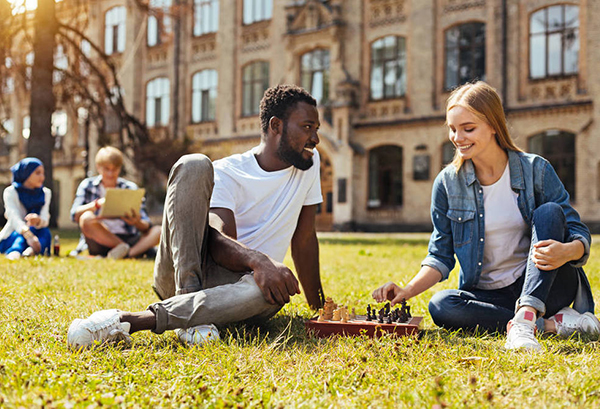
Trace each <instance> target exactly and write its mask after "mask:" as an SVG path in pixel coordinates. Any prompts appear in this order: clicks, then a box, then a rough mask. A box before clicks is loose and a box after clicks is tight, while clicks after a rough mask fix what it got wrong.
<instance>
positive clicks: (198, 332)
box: [175, 324, 221, 345]
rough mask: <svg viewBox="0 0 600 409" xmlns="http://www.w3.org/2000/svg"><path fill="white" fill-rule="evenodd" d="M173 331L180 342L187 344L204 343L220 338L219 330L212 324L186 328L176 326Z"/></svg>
mask: <svg viewBox="0 0 600 409" xmlns="http://www.w3.org/2000/svg"><path fill="white" fill-rule="evenodd" d="M175 333H176V334H177V337H178V338H179V340H180V341H181V342H183V343H184V344H188V345H204V344H205V343H207V342H214V341H218V340H219V339H221V337H220V336H219V330H218V329H217V327H215V326H214V325H212V324H208V325H196V326H195V327H190V328H187V329H183V328H178V329H176V330H175Z"/></svg>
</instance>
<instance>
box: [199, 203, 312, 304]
mask: <svg viewBox="0 0 600 409" xmlns="http://www.w3.org/2000/svg"><path fill="white" fill-rule="evenodd" d="M228 233H231V235H230V234H228ZM232 236H233V238H232ZM235 237H236V227H235V217H234V215H233V212H232V211H231V210H229V209H223V208H213V209H211V210H210V213H209V237H208V251H209V252H210V254H211V256H212V258H213V260H214V261H215V262H216V263H217V264H219V265H221V266H223V267H225V268H227V269H228V270H231V271H254V280H255V281H256V284H257V285H258V287H259V288H260V290H261V291H262V293H263V296H264V297H265V300H267V302H269V303H270V304H279V305H283V304H285V303H288V302H289V301H290V296H293V295H295V294H300V286H299V284H298V280H296V277H295V276H294V274H293V273H292V272H291V270H290V269H289V268H287V267H286V266H285V265H284V264H282V263H279V262H277V261H275V260H273V259H272V258H270V257H269V256H267V255H266V254H263V253H261V252H260V251H256V250H252V249H249V248H248V247H246V246H244V245H243V244H241V243H239V242H237V241H236V240H234V239H235Z"/></svg>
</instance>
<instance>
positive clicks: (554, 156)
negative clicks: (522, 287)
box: [529, 129, 575, 200]
mask: <svg viewBox="0 0 600 409" xmlns="http://www.w3.org/2000/svg"><path fill="white" fill-rule="evenodd" d="M529 151H530V152H532V153H536V154H538V155H541V156H543V157H544V158H546V159H548V161H550V163H551V164H552V166H553V167H554V170H556V173H557V174H558V177H559V178H560V180H561V181H562V183H563V185H565V188H566V189H567V192H569V195H571V198H572V199H573V200H575V135H574V134H572V133H570V132H565V131H559V130H555V129H551V130H547V131H544V132H541V133H539V134H537V135H534V136H532V137H531V138H529Z"/></svg>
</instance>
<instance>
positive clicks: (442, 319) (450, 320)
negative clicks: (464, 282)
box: [429, 290, 462, 327]
mask: <svg viewBox="0 0 600 409" xmlns="http://www.w3.org/2000/svg"><path fill="white" fill-rule="evenodd" d="M461 301H462V300H461V298H460V296H459V295H458V291H457V290H442V291H440V292H438V293H436V294H435V295H434V296H433V297H431V300H430V301H429V314H430V315H431V319H432V320H433V322H434V323H435V324H436V325H437V326H440V327H448V326H450V327H452V326H454V324H455V315H456V307H457V305H458V304H460V303H461Z"/></svg>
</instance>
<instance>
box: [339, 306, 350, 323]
mask: <svg viewBox="0 0 600 409" xmlns="http://www.w3.org/2000/svg"><path fill="white" fill-rule="evenodd" d="M339 311H340V321H342V322H348V307H344V306H342V307H341V308H340V309H339Z"/></svg>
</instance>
